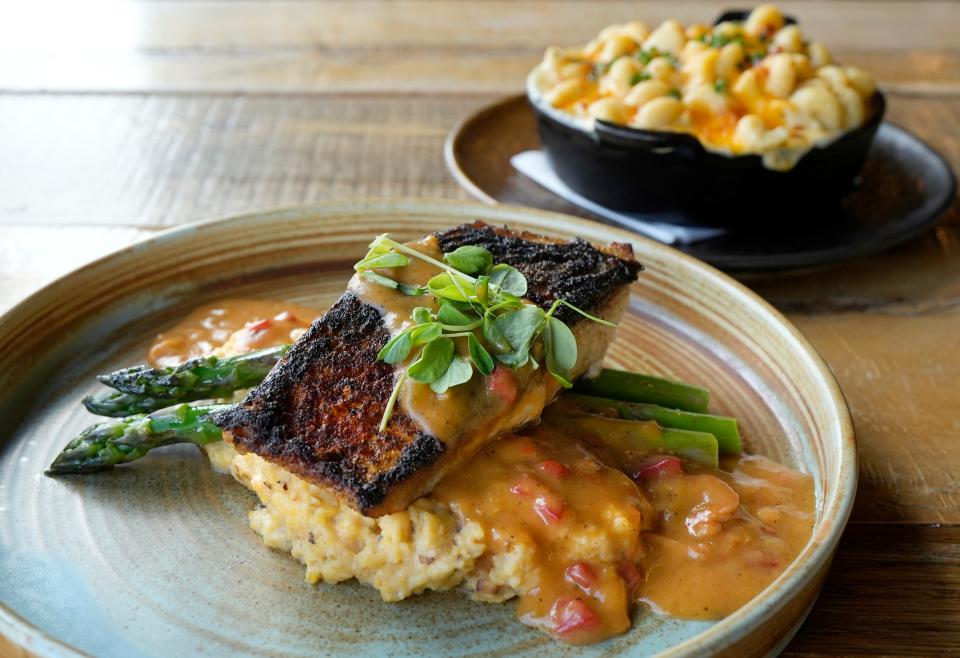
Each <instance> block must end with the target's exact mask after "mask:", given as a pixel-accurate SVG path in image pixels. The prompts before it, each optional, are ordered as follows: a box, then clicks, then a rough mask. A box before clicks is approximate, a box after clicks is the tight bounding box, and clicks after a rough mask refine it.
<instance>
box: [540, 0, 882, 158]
mask: <svg viewBox="0 0 960 658" xmlns="http://www.w3.org/2000/svg"><path fill="white" fill-rule="evenodd" d="M528 88H529V90H530V95H531V98H532V99H533V100H534V102H538V103H539V104H540V105H541V106H542V105H544V104H546V105H548V106H550V107H549V108H548V109H555V110H559V111H561V112H562V113H563V116H565V117H566V118H568V119H573V120H574V121H575V122H576V123H577V124H578V125H580V126H582V127H592V124H593V120H595V119H601V120H604V121H610V122H612V123H617V124H621V125H626V126H631V127H634V128H642V129H647V130H668V131H675V132H686V133H690V134H692V135H694V136H695V137H697V138H698V139H699V140H700V142H701V143H702V144H703V146H704V147H705V148H707V149H708V150H711V151H714V152H718V153H722V154H726V155H742V154H758V155H761V156H763V161H764V164H765V165H766V166H767V167H768V168H770V169H776V170H787V169H790V168H792V167H793V166H794V165H795V164H796V162H797V161H798V160H799V159H800V157H801V156H803V155H804V154H805V153H806V152H807V151H809V150H810V149H811V148H813V147H814V146H817V145H823V144H826V143H829V142H831V141H833V140H835V139H836V138H838V137H839V136H841V135H842V134H843V133H845V132H847V131H849V130H852V129H853V128H856V127H858V126H860V125H862V124H863V123H864V122H865V121H866V120H868V119H869V118H870V116H871V113H870V109H871V100H872V98H873V96H874V94H875V92H876V86H875V84H874V81H873V78H872V77H871V76H870V75H869V74H868V73H866V72H865V71H862V70H861V69H858V68H855V67H851V66H839V65H836V64H834V63H833V60H832V58H831V56H830V52H829V51H828V50H827V48H826V47H825V46H824V45H823V44H821V43H818V42H808V41H806V40H805V39H804V36H803V33H802V32H801V30H800V28H799V27H797V26H796V25H787V24H786V22H785V20H784V17H783V14H782V13H781V12H780V10H779V9H778V8H776V7H775V6H773V5H762V6H760V7H757V8H756V9H754V10H753V11H752V12H750V14H749V16H748V17H747V19H746V20H744V21H742V22H725V23H720V24H719V25H716V26H713V27H710V26H706V25H691V26H689V27H686V28H685V27H684V26H683V25H681V24H680V23H679V22H677V21H673V20H668V21H664V22H663V23H661V24H660V26H659V27H657V28H656V29H655V30H653V31H650V29H649V28H648V27H647V26H646V25H645V24H644V23H641V22H636V21H634V22H630V23H624V24H622V25H611V26H610V27H607V28H606V29H604V30H603V31H602V32H600V34H599V35H598V36H597V37H596V38H595V39H593V40H592V41H590V42H589V43H588V44H586V45H585V46H582V47H575V48H556V47H551V48H548V49H547V51H546V53H545V54H544V57H543V61H542V62H541V63H540V64H539V65H538V66H537V67H536V68H535V69H534V70H533V72H531V74H530V78H529V79H528ZM554 114H556V112H554Z"/></svg>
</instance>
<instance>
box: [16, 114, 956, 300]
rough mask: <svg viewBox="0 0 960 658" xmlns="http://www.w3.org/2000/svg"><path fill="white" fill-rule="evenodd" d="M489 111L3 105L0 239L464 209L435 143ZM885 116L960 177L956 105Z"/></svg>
mask: <svg viewBox="0 0 960 658" xmlns="http://www.w3.org/2000/svg"><path fill="white" fill-rule="evenodd" d="M494 98H495V97H491V96H488V97H478V98H431V99H424V98H419V97H409V96H396V95H393V96H323V97H318V98H299V97H298V98H284V97H248V96H202V97H182V96H126V95H124V96H67V97H61V96H56V95H37V96H2V95H0V143H3V144H4V145H5V148H3V149H0V180H2V181H4V183H3V188H4V192H3V195H2V200H0V225H2V224H4V223H21V224H24V223H37V222H39V223H50V224H71V223H77V222H79V223H84V224H110V225H128V226H140V227H159V226H170V225H174V224H178V223H182V222H186V221H193V220H196V219H200V218H204V217H210V216H215V215H222V214H227V213H235V212H246V211H249V210H255V209H258V208H265V207H271V206H277V205H289V204H297V203H307V202H310V201H315V200H318V199H323V198H329V197H347V196H381V195H388V196H389V195H405V196H439V197H451V196H457V197H465V194H464V193H463V192H462V191H460V190H459V188H457V186H456V185H455V183H454V182H453V179H452V178H451V177H450V175H449V174H448V173H447V171H446V168H445V166H444V164H443V158H442V152H441V147H442V144H443V140H444V138H445V136H446V134H447V132H448V131H449V130H450V128H451V127H452V126H453V125H454V123H456V122H457V121H458V120H459V119H461V118H463V117H464V116H466V115H467V114H469V113H470V112H472V111H474V110H475V109H476V108H479V107H480V106H482V105H484V104H485V103H488V102H491V101H492V100H494ZM890 105H891V118H892V119H893V120H894V121H896V122H897V123H900V124H902V125H904V126H906V127H907V128H910V129H911V130H914V131H916V132H917V133H918V134H919V135H920V136H921V137H924V138H926V139H928V140H930V141H933V142H935V143H936V144H937V146H938V148H940V149H942V151H943V153H944V154H945V155H946V156H947V157H948V158H949V159H950V161H951V162H952V163H953V166H954V168H957V169H960V99H923V98H895V99H892V100H891V103H890ZM944 230H945V231H946V233H944V234H943V235H942V236H941V237H940V238H939V239H941V240H942V241H943V243H944V244H945V245H949V244H956V243H957V242H958V241H960V235H958V233H957V225H956V224H954V225H952V226H951V227H949V228H947V229H944ZM904 253H905V256H904V257H905V258H907V260H909V254H910V253H912V252H911V251H910V250H907V251H906V252H904ZM924 263H925V264H924V267H925V268H927V269H929V270H935V271H936V272H939V271H940V270H939V269H938V268H942V267H950V265H949V263H947V261H946V260H944V259H943V258H939V259H938V258H933V259H931V260H930V261H929V263H927V261H924ZM884 278H886V277H884ZM839 284H840V282H835V284H833V285H834V286H836V285H839ZM877 285H881V284H880V283H878V284H877ZM883 285H894V283H893V282H890V283H888V284H883ZM817 289H821V288H817ZM834 289H835V287H831V286H827V287H826V288H822V290H823V291H824V294H832V293H830V292H829V291H832V290H834Z"/></svg>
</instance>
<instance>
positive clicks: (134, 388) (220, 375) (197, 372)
mask: <svg viewBox="0 0 960 658" xmlns="http://www.w3.org/2000/svg"><path fill="white" fill-rule="evenodd" d="M289 349H290V346H289V345H280V346H278V347H268V348H266V349H262V350H257V351H255V352H248V353H247V354H240V355H237V356H231V357H227V358H219V357H215V356H205V357H200V358H197V359H190V360H189V361H186V362H184V363H182V364H180V365H179V366H175V367H172V368H151V367H150V366H146V365H143V366H134V367H133V368H125V369H123V370H117V371H116V372H112V373H110V374H108V375H100V376H99V377H97V379H99V380H100V381H101V382H102V383H103V384H106V385H107V386H109V387H111V388H114V389H116V391H110V392H106V393H100V394H98V395H90V396H87V397H85V398H84V399H83V404H84V406H85V407H86V408H87V409H88V410H89V411H90V412H91V413H94V414H97V415H99V416H111V417H114V418H118V417H121V416H129V415H131V414H139V413H149V412H151V411H156V410H157V409H163V408H164V407H169V406H171V405H173V404H176V403H178V402H191V401H193V400H212V399H217V398H224V397H228V396H230V395H231V394H232V393H233V392H234V391H236V390H239V389H241V388H248V387H250V386H256V385H257V384H259V383H260V382H261V381H263V378H264V377H266V376H267V373H268V372H270V369H271V368H273V366H274V365H276V363H277V361H279V360H280V359H281V358H282V357H283V355H284V354H286V353H287V351H288V350H289Z"/></svg>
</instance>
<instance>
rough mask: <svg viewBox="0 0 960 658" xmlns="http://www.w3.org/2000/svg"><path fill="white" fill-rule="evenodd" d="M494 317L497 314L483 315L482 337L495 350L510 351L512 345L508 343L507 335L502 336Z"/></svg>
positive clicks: (500, 351) (502, 352)
mask: <svg viewBox="0 0 960 658" xmlns="http://www.w3.org/2000/svg"><path fill="white" fill-rule="evenodd" d="M496 319H497V316H495V315H493V314H492V313H488V314H487V315H484V316H483V338H484V340H486V341H487V342H488V343H490V346H491V347H493V350H494V351H495V352H499V353H501V354H504V353H506V352H512V351H513V345H511V344H510V341H509V340H507V337H506V336H504V335H503V332H502V331H500V329H499V328H498V327H497V324H496Z"/></svg>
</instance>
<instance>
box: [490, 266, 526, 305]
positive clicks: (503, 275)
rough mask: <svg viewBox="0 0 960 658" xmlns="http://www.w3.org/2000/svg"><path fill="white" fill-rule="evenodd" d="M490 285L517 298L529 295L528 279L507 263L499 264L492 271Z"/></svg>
mask: <svg viewBox="0 0 960 658" xmlns="http://www.w3.org/2000/svg"><path fill="white" fill-rule="evenodd" d="M490 283H491V284H493V285H495V286H497V287H498V288H500V289H501V290H503V291H504V292H508V293H510V294H511V295H515V296H517V297H523V296H524V295H526V294H527V277H525V276H523V275H522V274H520V272H519V271H518V270H517V269H516V268H515V267H511V266H510V265H507V264H506V263H499V264H498V265H494V266H493V267H492V268H491V269H490Z"/></svg>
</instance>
